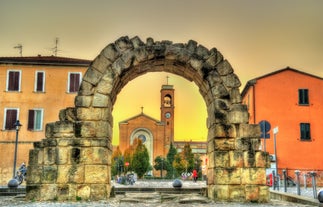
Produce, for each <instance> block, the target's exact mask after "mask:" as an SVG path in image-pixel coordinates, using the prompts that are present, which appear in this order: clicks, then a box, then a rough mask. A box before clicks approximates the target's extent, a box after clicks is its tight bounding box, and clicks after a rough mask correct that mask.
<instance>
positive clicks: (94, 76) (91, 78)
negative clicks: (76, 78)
mask: <svg viewBox="0 0 323 207" xmlns="http://www.w3.org/2000/svg"><path fill="white" fill-rule="evenodd" d="M102 76H103V74H102V73H101V72H99V71H97V70H95V69H93V68H92V67H91V66H90V67H89V68H88V69H87V71H86V73H85V75H84V77H83V81H86V82H89V83H91V84H92V85H93V86H96V85H97V84H98V83H99V81H100V80H101V77H102Z"/></svg>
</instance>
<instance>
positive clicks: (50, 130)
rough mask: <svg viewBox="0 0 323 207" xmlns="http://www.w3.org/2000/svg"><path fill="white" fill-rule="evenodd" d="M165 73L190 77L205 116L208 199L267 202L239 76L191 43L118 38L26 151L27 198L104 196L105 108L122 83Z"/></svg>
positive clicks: (256, 135) (263, 157) (263, 159)
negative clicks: (68, 103) (71, 101)
mask: <svg viewBox="0 0 323 207" xmlns="http://www.w3.org/2000/svg"><path fill="white" fill-rule="evenodd" d="M156 71H164V72H169V73H173V74H176V75H180V76H181V77H184V78H186V79H187V80H189V81H193V82H194V83H195V84H196V85H197V86H198V87H199V91H200V94H201V96H202V97H203V99H204V100H205V103H206V106H207V110H208V118H207V127H208V158H209V159H208V160H209V163H208V195H209V197H210V198H212V199H214V200H228V201H252V202H266V201H268V199H269V191H268V187H267V186H266V175H265V167H266V166H268V164H269V159H268V155H267V154H266V153H264V152H262V151H259V145H260V128H259V126H258V125H250V124H248V111H247V108H246V106H245V105H243V104H241V96H240V92H239V87H240V86H241V83H240V80H239V78H238V77H237V76H236V75H235V74H234V71H233V68H232V67H231V65H230V64H229V62H228V61H227V60H225V59H224V58H223V56H222V54H221V53H220V52H219V51H218V50H217V49H215V48H213V49H211V50H208V49H207V48H205V47H204V46H202V45H198V44H197V42H195V41H192V40H190V41H188V43H186V44H183V43H172V42H171V41H160V42H159V41H156V42H155V41H154V40H153V39H152V38H148V39H147V40H146V43H144V42H143V41H141V40H140V38H138V37H134V38H132V39H129V38H128V37H121V38H119V39H118V40H116V41H115V42H114V43H111V44H109V45H108V46H106V47H105V48H104V49H103V50H102V51H101V53H100V54H99V55H98V56H97V57H96V58H95V59H94V61H93V62H92V64H91V65H90V67H89V68H88V70H87V72H86V74H85V76H84V78H83V80H82V84H81V88H80V90H79V93H78V95H77V97H76V98H75V108H67V109H64V110H62V111H61V112H60V113H59V117H60V120H59V121H58V122H55V123H50V124H48V125H47V127H46V139H44V140H42V141H41V142H39V143H36V144H35V146H34V149H33V150H31V152H30V162H29V163H30V169H29V171H30V172H31V176H29V177H28V181H27V198H29V199H38V200H55V199H57V200H65V199H66V200H75V199H78V198H81V199H91V200H100V199H107V198H109V193H110V188H111V185H110V168H111V166H110V165H111V163H110V162H111V150H112V147H111V137H112V132H111V130H112V125H113V124H112V123H113V122H112V115H111V111H112V107H113V104H114V102H115V100H116V98H117V95H118V93H119V92H120V91H121V90H122V88H123V87H124V86H125V85H126V84H127V83H128V81H130V80H133V79H135V78H136V77H138V76H140V75H143V74H145V73H147V72H156Z"/></svg>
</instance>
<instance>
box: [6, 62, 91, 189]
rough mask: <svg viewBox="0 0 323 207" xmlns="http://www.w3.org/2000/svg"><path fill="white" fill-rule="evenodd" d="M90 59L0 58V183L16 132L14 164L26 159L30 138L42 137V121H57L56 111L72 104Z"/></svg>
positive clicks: (9, 169)
mask: <svg viewBox="0 0 323 207" xmlns="http://www.w3.org/2000/svg"><path fill="white" fill-rule="evenodd" d="M90 63H91V61H89V60H83V59H73V58H65V57H56V56H35V57H0V80H1V81H0V93H1V98H0V126H1V127H2V128H1V131H0V185H6V184H7V182H8V181H9V180H10V179H11V177H12V175H13V159H14V148H15V140H16V131H15V127H14V124H15V122H16V120H19V121H20V123H21V124H22V127H21V129H20V130H19V134H18V138H19V140H18V154H17V165H18V166H19V165H20V164H21V163H22V162H26V163H27V162H28V156H29V155H28V154H29V150H30V149H31V148H32V146H33V142H34V141H40V140H41V139H43V138H45V134H44V132H45V124H46V123H50V122H54V121H57V120H58V117H57V116H58V111H60V110H61V109H64V108H66V107H69V106H71V107H73V106H74V98H75V95H76V93H77V92H78V89H79V85H80V83H81V80H82V77H83V75H84V73H85V72H86V70H87V68H88V66H89V64H90Z"/></svg>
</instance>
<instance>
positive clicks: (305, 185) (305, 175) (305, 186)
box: [303, 173, 307, 189]
mask: <svg viewBox="0 0 323 207" xmlns="http://www.w3.org/2000/svg"><path fill="white" fill-rule="evenodd" d="M303 177H304V188H305V189H307V183H306V177H307V174H306V173H304V175H303Z"/></svg>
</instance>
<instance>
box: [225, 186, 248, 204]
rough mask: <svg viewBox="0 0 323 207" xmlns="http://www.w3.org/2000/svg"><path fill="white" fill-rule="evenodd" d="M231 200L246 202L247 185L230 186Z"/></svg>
mask: <svg viewBox="0 0 323 207" xmlns="http://www.w3.org/2000/svg"><path fill="white" fill-rule="evenodd" d="M228 200H229V201H234V202H244V201H245V187H244V186H243V185H230V186H229V199H228Z"/></svg>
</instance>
